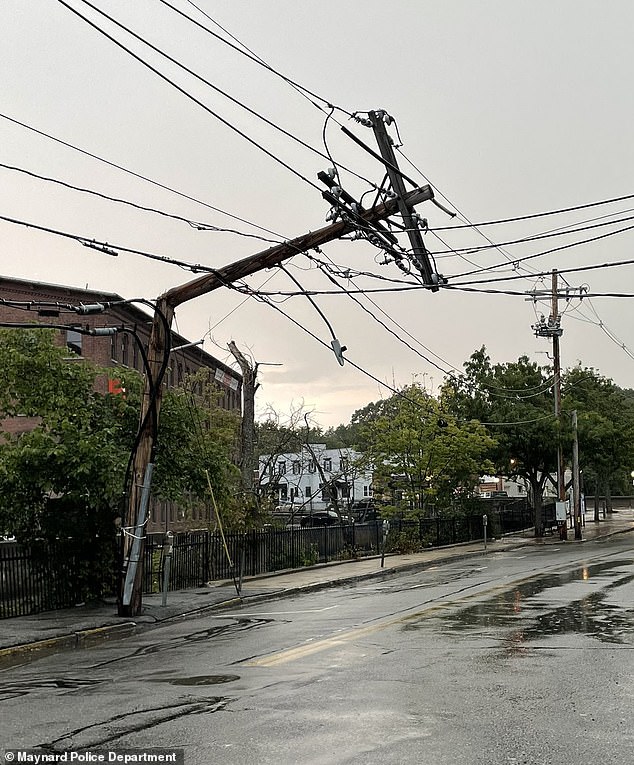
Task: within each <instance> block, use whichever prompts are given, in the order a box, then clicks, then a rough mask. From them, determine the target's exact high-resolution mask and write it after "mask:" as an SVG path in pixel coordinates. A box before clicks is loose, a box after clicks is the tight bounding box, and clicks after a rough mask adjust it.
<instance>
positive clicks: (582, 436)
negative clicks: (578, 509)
mask: <svg viewBox="0 0 634 765" xmlns="http://www.w3.org/2000/svg"><path fill="white" fill-rule="evenodd" d="M562 401H563V409H564V411H565V412H566V413H569V412H571V411H572V410H576V411H577V421H578V438H579V463H580V465H581V467H582V470H583V476H584V482H585V485H586V488H587V489H589V490H590V491H591V492H593V493H594V494H595V496H596V495H598V494H600V493H608V494H609V492H610V490H611V488H615V489H616V490H623V488H627V489H628V491H629V485H628V484H629V475H630V472H631V470H632V469H633V468H634V395H633V393H632V391H628V390H623V389H622V388H619V387H618V386H617V385H615V384H614V382H613V381H612V380H609V379H608V378H605V377H603V376H602V375H600V374H599V373H598V372H597V371H596V370H594V369H588V368H582V367H581V366H576V367H573V368H572V369H569V370H567V371H566V373H565V374H564V375H563V380H562Z"/></svg>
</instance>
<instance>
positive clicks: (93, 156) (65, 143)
mask: <svg viewBox="0 0 634 765" xmlns="http://www.w3.org/2000/svg"><path fill="white" fill-rule="evenodd" d="M0 118H2V119H5V120H7V121H8V122H12V123H14V124H15V125H18V126H20V127H23V128H25V129H26V130H30V131H31V132H33V133H36V134H37V135H40V136H42V137H43V138H47V139H49V140H50V141H54V142H55V143H58V144H60V145H62V146H65V147H66V148H68V149H72V150H73V151H76V152H78V153H80V154H84V155H85V156H87V157H90V158H91V159H96V160H97V161H98V162H102V163H103V164H105V165H108V166H109V167H113V168H115V169H116V170H121V171H122V172H124V173H127V174H128V175H131V176H133V177H134V178H138V179H139V180H142V181H145V182H146V183H151V184H152V185H153V186H157V187H158V188H160V189H163V190H164V191H169V192H170V193H171V194H176V195H177V196H179V197H182V198H183V199H188V200H189V201H190V202H195V203H196V204H199V205H202V206H203V207H206V208H208V209H209V210H213V211H214V212H217V213H220V214H221V215H226V216H227V217H228V218H232V219H233V220H237V221H239V222H240V223H244V224H246V225H247V226H252V227H253V228H256V229H259V230H260V231H264V232H265V233H267V234H271V235H273V236H279V235H278V234H277V233H276V232H275V231H271V230H270V229H268V228H264V227H263V226H260V225H258V224H257V223H253V222H251V221H249V220H247V219H246V218H241V217H240V216H238V215H234V214H233V213H230V212H227V211H226V210H222V209H221V208H220V207H215V206H214V205H211V204H209V203H208V202H204V201H202V200H201V199H197V198H196V197H193V196H191V195H190V194H186V193H185V192H183V191H178V190H177V189H175V188H172V187H171V186H168V185H166V184H164V183H161V182H160V181H156V180H153V179H152V178H149V177H148V176H145V175H142V174H141V173H137V172H135V171H134V170H130V169H129V168H127V167H124V166H123V165H119V164H117V163H116V162H113V161H112V160H109V159H105V158H104V157H100V156H99V155H98V154H94V153H93V152H90V151H88V150H87V149H82V148H80V147H79V146H75V145H74V144H72V143H69V142H68V141H65V140H63V139H61V138H57V137H56V136H54V135H51V134H50V133H45V132H44V131H43V130H39V129H38V128H35V127H33V126H32V125H28V124H27V123H26V122H21V121H20V120H18V119H15V118H14V117H9V115H8V114H2V113H0Z"/></svg>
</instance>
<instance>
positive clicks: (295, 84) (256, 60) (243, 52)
mask: <svg viewBox="0 0 634 765" xmlns="http://www.w3.org/2000/svg"><path fill="white" fill-rule="evenodd" d="M186 1H187V2H188V3H189V4H190V5H191V6H193V7H194V8H196V10H197V11H198V12H199V13H201V14H202V15H203V16H205V17H206V18H207V19H209V21H211V22H212V23H213V24H215V25H216V26H217V27H218V28H219V29H222V31H223V32H224V33H225V34H227V35H229V37H231V38H232V39H233V40H235V41H236V42H237V43H238V44H239V45H241V46H242V48H239V47H237V46H236V45H233V44H232V43H231V42H229V40H227V39H225V38H224V37H221V36H220V35H219V34H217V33H216V32H214V31H212V30H211V29H209V28H208V27H206V26H205V25H204V24H201V23H200V22H199V21H196V19H193V18H192V17H191V16H188V15H187V14H186V13H184V11H181V10H180V9H178V8H176V7H175V6H173V5H172V4H171V3H169V2H167V0H159V2H161V3H162V4H163V5H165V6H166V7H168V8H170V9H171V10H172V11H174V12H175V13H177V14H179V16H182V17H183V18H185V19H187V20H188V21H190V22H191V23H192V24H194V25H195V26H197V27H198V28H199V29H201V30H202V31H204V32H206V33H207V34H209V35H211V36H212V37H215V38H216V39H217V40H219V41H220V42H221V43H223V44H224V45H227V46H229V47H230V48H232V49H233V50H235V51H236V52H237V53H239V54H240V55H241V56H245V57H246V58H248V59H249V60H250V61H253V62H254V63H255V64H258V65H259V66H263V67H264V68H265V69H267V70H268V71H269V72H271V73H272V74H274V75H276V77H280V78H281V79H282V80H284V82H286V83H288V84H289V85H291V86H292V87H293V88H295V89H296V90H297V91H299V92H300V93H301V94H302V95H303V96H304V97H307V96H310V97H311V98H315V99H317V100H318V101H321V102H322V103H324V104H325V105H326V106H327V107H328V108H329V109H330V108H332V109H337V110H338V111H340V112H343V113H344V114H346V115H347V116H348V117H351V116H352V115H351V113H350V112H348V111H347V110H346V109H343V108H342V107H341V106H336V105H334V104H332V103H331V102H330V101H329V100H328V99H326V98H323V97H322V96H320V95H318V94H317V93H314V92H313V91H311V90H309V89H308V88H307V87H305V86H304V85H300V84H299V83H298V82H295V81H294V80H292V79H291V78H290V77H287V76H286V75H285V74H282V73H281V72H279V71H278V70H277V69H274V68H273V67H272V66H271V65H270V64H267V62H266V61H265V60H264V59H263V58H261V56H258V55H257V54H255V53H254V52H253V51H252V50H251V49H250V48H248V47H247V46H246V45H245V44H244V43H243V42H241V41H240V40H238V38H237V37H235V35H233V34H231V32H229V31H228V30H227V29H225V28H224V27H223V26H222V25H221V24H219V23H218V22H217V21H216V20H215V19H213V18H212V17H211V16H210V15H209V14H208V13H206V12H205V11H203V10H202V8H200V7H199V6H198V5H196V4H195V3H194V2H192V0H186ZM243 49H244V50H243ZM309 100H310V99H309ZM311 103H313V102H311ZM313 105H314V106H317V108H318V109H321V110H322V111H323V107H321V106H319V105H318V104H313Z"/></svg>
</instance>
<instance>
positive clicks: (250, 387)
mask: <svg viewBox="0 0 634 765" xmlns="http://www.w3.org/2000/svg"><path fill="white" fill-rule="evenodd" d="M229 350H230V351H231V353H232V354H233V357H234V358H235V360H236V361H237V362H238V364H239V365H240V370H241V372H242V401H243V405H242V423H241V425H240V455H239V459H238V467H239V468H240V474H241V476H242V480H241V488H242V493H243V495H244V496H245V499H247V498H249V496H248V495H251V496H250V498H251V499H253V497H254V491H253V484H254V475H255V471H256V468H257V462H256V459H255V392H256V390H257V389H258V388H259V387H260V386H259V383H257V382H256V380H257V375H258V365H257V364H250V363H249V361H248V359H247V358H246V357H245V356H244V354H243V353H242V352H241V351H240V349H239V348H238V346H237V345H236V344H235V343H234V342H233V340H232V341H231V342H230V343H229Z"/></svg>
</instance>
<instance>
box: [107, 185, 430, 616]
mask: <svg viewBox="0 0 634 765" xmlns="http://www.w3.org/2000/svg"><path fill="white" fill-rule="evenodd" d="M433 196H434V192H433V190H432V189H431V187H430V186H423V187H422V188H417V189H414V190H413V191H410V192H409V193H407V194H406V195H405V197H404V198H403V200H402V201H404V202H405V204H406V205H407V207H408V208H410V209H411V208H412V207H414V205H416V204H419V203H421V202H425V201H427V200H430V199H433ZM400 202H401V200H400V199H399V201H398V203H397V202H396V201H394V200H389V201H388V202H386V203H384V204H380V205H377V206H376V207H373V208H371V209H370V210H364V211H363V212H360V213H359V215H358V217H359V218H360V219H362V220H363V221H364V222H365V223H369V224H372V223H375V222H377V221H380V220H383V219H385V218H387V217H389V216H390V215H392V214H394V212H395V211H396V210H397V209H399V205H400ZM354 229H355V223H354V222H352V221H351V220H350V219H345V220H341V221H338V222H337V223H333V224H332V225H330V226H326V227H324V228H321V229H318V230H317V231H314V232H309V233H307V234H303V235H302V236H299V237H297V238H296V239H292V240H290V241H287V242H284V243H282V244H279V245H275V246H274V247H270V248H269V249H267V250H264V251H262V252H259V253H256V254H255V255H251V256H249V257H247V258H243V259H242V260H238V261H236V262H235V263H231V264H230V265H227V266H223V267H222V268H219V269H217V270H214V271H212V272H211V273H209V274H205V275H204V276H200V277H198V278H196V279H193V280H192V281H190V282H187V283H186V284H183V285H181V286H179V287H173V288H172V289H170V290H167V292H165V293H164V294H163V295H161V296H160V297H159V298H158V299H157V304H156V311H155V313H154V319H153V321H152V328H151V331H150V339H149V344H148V369H147V370H146V375H145V388H144V395H143V401H142V404H141V419H140V423H141V425H140V435H139V439H138V447H137V450H136V454H135V457H134V463H133V470H132V482H131V488H130V494H129V501H128V507H127V514H126V517H125V519H124V522H123V527H124V531H125V534H124V540H123V571H122V574H123V586H122V588H121V594H120V602H119V615H120V616H125V617H131V616H136V615H138V614H139V613H140V611H141V593H142V578H143V544H144V537H145V524H146V518H147V507H148V501H149V496H150V488H151V480H152V469H153V464H154V452H155V449H156V437H157V427H158V422H159V415H160V410H161V399H162V393H163V391H162V385H161V384H160V383H161V373H162V370H164V368H165V364H166V358H167V354H168V353H169V348H170V337H171V325H172V320H173V318H174V311H175V309H176V308H177V307H178V306H179V305H181V304H182V303H185V302H187V301H188V300H193V299H194V298H197V297H200V296H201V295H205V294H207V293H208V292H212V291H213V290H216V289H218V288H219V287H225V286H227V285H230V284H233V282H235V281H237V280H239V279H243V278H245V277H247V276H250V275H251V274H254V273H256V272H258V271H261V270H262V269H264V268H271V267H273V266H275V265H278V264H279V263H282V262H283V261H285V260H288V258H291V257H293V255H297V254H298V253H302V252H306V251H308V250H312V249H314V248H315V247H319V246H320V245H322V244H326V243H327V242H331V241H333V240H335V239H340V238H341V237H342V236H344V235H346V234H348V233H351V232H352V231H353V230H354Z"/></svg>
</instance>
